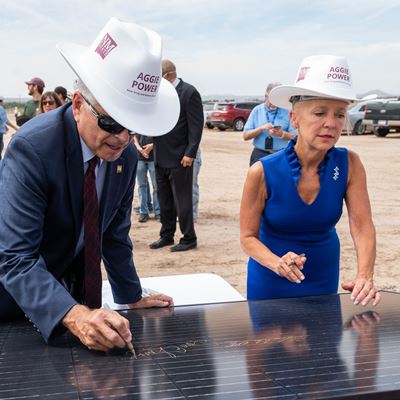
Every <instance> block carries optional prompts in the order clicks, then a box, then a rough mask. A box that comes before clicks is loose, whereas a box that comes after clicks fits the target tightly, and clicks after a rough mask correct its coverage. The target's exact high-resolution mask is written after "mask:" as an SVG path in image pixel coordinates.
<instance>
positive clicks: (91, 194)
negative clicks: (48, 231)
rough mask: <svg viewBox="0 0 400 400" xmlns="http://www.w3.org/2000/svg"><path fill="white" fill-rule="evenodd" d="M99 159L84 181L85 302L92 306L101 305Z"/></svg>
mask: <svg viewBox="0 0 400 400" xmlns="http://www.w3.org/2000/svg"><path fill="white" fill-rule="evenodd" d="M98 161H99V159H98V157H96V156H95V157H93V158H92V159H91V160H90V161H89V167H88V169H87V171H86V173H85V178H84V181H83V229H84V236H83V237H84V255H85V285H84V294H83V299H84V303H85V304H86V305H87V306H88V307H91V308H99V307H101V270H100V260H101V257H100V234H99V202H98V200H97V192H96V175H95V169H96V166H97V163H98Z"/></svg>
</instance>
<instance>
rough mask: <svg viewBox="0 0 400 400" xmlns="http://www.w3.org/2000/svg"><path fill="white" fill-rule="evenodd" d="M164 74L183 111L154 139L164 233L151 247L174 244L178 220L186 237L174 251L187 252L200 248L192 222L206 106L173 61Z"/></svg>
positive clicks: (166, 63)
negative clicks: (195, 168) (195, 171)
mask: <svg viewBox="0 0 400 400" xmlns="http://www.w3.org/2000/svg"><path fill="white" fill-rule="evenodd" d="M162 75H163V77H164V78H165V79H167V80H168V81H170V82H171V84H172V85H173V86H174V87H175V88H176V91H177V93H178V96H179V101H180V105H181V111H180V115H179V119H178V123H177V124H176V125H175V127H174V128H173V129H172V131H171V132H169V133H167V134H166V135H163V136H159V137H155V138H154V150H153V151H154V162H155V165H156V180H157V194H158V202H159V204H160V213H161V230H160V238H159V239H158V240H157V241H155V242H153V243H151V244H150V248H151V249H159V248H161V247H164V246H168V245H171V244H173V243H174V234H175V230H176V217H178V220H179V227H180V229H181V232H182V234H183V237H182V238H181V239H180V241H179V243H178V244H176V245H175V246H172V247H171V251H186V250H190V249H193V248H195V247H197V237H196V232H195V230H194V223H193V199H192V191H193V160H194V159H195V158H196V152H197V149H198V147H199V145H200V140H201V135H202V133H203V125H204V114H203V105H202V102H201V97H200V94H199V92H198V91H197V90H196V88H195V87H194V86H192V85H190V84H188V83H186V82H184V81H183V80H182V79H180V78H177V75H176V68H175V65H174V63H173V62H172V61H170V60H163V61H162Z"/></svg>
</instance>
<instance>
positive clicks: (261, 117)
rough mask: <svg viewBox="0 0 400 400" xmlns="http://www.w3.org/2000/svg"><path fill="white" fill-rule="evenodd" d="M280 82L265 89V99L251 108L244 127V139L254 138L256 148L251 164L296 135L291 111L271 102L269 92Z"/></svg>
mask: <svg viewBox="0 0 400 400" xmlns="http://www.w3.org/2000/svg"><path fill="white" fill-rule="evenodd" d="M279 85H280V83H278V82H272V83H269V84H268V86H267V89H266V91H265V101H264V103H261V104H259V105H258V106H256V107H254V108H253V109H252V110H251V113H250V115H249V118H248V120H247V121H246V124H245V126H244V128H243V139H244V140H245V141H247V140H251V139H253V146H254V149H253V151H252V153H251V156H250V166H252V165H253V164H254V163H255V162H256V161H258V160H259V159H260V158H262V157H266V156H268V155H270V154H273V153H275V152H277V151H278V150H281V149H283V148H284V147H286V145H287V143H288V140H291V139H293V138H294V137H295V136H296V129H294V128H292V127H291V126H290V119H289V112H288V110H286V109H284V108H279V107H277V106H276V105H275V104H273V103H271V101H270V98H269V93H270V92H271V90H272V89H273V88H274V87H277V86H279Z"/></svg>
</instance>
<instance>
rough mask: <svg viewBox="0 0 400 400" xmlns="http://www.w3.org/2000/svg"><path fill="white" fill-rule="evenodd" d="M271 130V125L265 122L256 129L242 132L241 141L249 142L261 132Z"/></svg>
mask: <svg viewBox="0 0 400 400" xmlns="http://www.w3.org/2000/svg"><path fill="white" fill-rule="evenodd" d="M271 130H272V124H271V123H270V122H267V123H266V124H265V125H261V126H259V127H257V128H254V129H250V130H246V131H244V132H243V140H245V141H247V140H251V139H254V138H255V137H256V136H258V135H260V134H261V132H262V131H269V132H270V131H271Z"/></svg>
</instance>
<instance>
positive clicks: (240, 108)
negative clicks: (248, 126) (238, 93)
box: [210, 101, 260, 131]
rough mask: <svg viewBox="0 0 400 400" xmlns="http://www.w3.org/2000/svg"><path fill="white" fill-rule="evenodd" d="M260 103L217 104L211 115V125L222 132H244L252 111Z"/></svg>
mask: <svg viewBox="0 0 400 400" xmlns="http://www.w3.org/2000/svg"><path fill="white" fill-rule="evenodd" d="M258 104H260V103H258V102H256V101H240V102H239V101H238V102H227V103H216V105H215V110H214V111H213V112H212V113H211V120H210V123H211V124H212V125H213V126H215V127H217V128H218V129H219V130H220V131H224V130H225V129H228V128H233V129H234V130H235V131H242V130H243V128H244V124H245V123H246V121H247V119H248V118H249V115H250V113H251V110H252V109H253V108H254V107H255V106H256V105H258Z"/></svg>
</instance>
